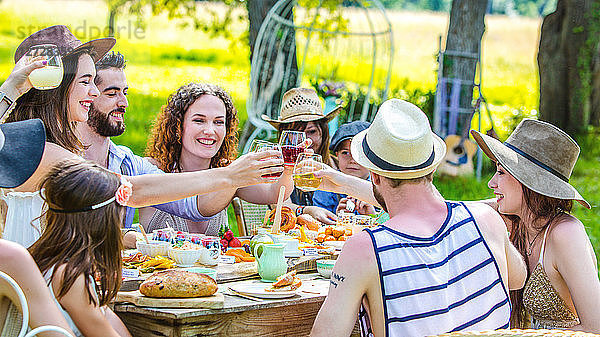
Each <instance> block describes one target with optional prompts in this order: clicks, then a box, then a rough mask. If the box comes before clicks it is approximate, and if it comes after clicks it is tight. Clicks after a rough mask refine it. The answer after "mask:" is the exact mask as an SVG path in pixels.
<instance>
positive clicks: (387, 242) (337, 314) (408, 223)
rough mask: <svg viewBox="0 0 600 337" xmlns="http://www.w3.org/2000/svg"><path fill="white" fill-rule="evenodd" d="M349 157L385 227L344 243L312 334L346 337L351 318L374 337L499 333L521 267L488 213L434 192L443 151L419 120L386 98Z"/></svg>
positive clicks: (409, 107)
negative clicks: (360, 170)
mask: <svg viewBox="0 0 600 337" xmlns="http://www.w3.org/2000/svg"><path fill="white" fill-rule="evenodd" d="M351 152H352V156H353V157H354V159H355V160H356V161H357V162H358V163H359V164H360V165H362V166H364V167H366V168H368V169H369V171H371V178H372V180H371V183H372V189H373V194H374V196H375V199H376V200H377V201H378V203H379V205H381V207H383V209H384V210H386V211H387V212H388V213H389V214H390V220H388V221H387V222H385V223H384V224H383V225H381V226H378V227H375V228H372V229H367V230H365V231H362V232H360V233H357V234H355V235H354V236H352V237H351V238H350V239H349V240H348V241H347V242H346V244H345V246H344V248H343V250H342V253H341V254H340V256H339V258H338V259H337V262H336V264H335V267H334V269H333V273H332V276H331V282H330V287H329V294H328V296H327V299H326V300H325V302H324V303H323V306H322V307H321V310H320V311H319V314H318V316H317V319H316V320H315V325H314V326H313V331H312V335H313V336H348V335H350V333H351V331H352V328H353V326H354V323H355V321H356V318H357V317H360V322H361V328H362V329H363V331H364V332H366V333H372V334H373V335H375V336H384V335H385V336H428V335H436V334H439V333H445V332H450V331H458V330H489V329H499V328H508V326H509V319H510V309H511V307H510V301H509V297H508V291H509V288H510V289H517V288H520V287H522V286H523V284H524V282H525V278H526V271H525V264H524V261H523V259H522V258H521V256H520V254H519V253H518V252H517V251H516V249H515V248H514V247H513V246H512V245H511V244H510V242H509V239H508V235H507V231H506V227H505V225H504V223H503V221H502V219H501V218H500V216H499V215H498V213H497V212H495V211H494V210H493V209H492V208H491V207H489V206H487V205H484V204H476V205H469V206H468V207H467V206H466V205H465V204H464V203H462V202H450V201H446V200H444V199H443V198H442V197H441V195H440V194H439V193H438V192H437V190H436V189H435V187H434V186H433V184H432V175H433V172H434V171H435V169H436V168H437V166H438V165H439V164H440V162H441V161H442V160H443V157H444V154H445V152H446V148H445V144H444V142H443V141H442V140H441V139H440V138H439V137H438V136H436V135H435V134H434V133H433V132H432V131H431V127H430V125H429V121H428V120H427V117H426V116H425V114H424V113H423V112H422V111H421V110H420V109H419V108H418V107H416V106H415V105H413V104H411V103H408V102H405V101H402V100H399V99H391V100H388V101H386V102H385V103H383V104H382V105H381V107H380V108H379V110H378V113H377V115H376V116H375V119H374V120H373V123H372V125H371V126H370V127H369V128H368V129H367V130H365V131H363V132H361V133H359V134H358V135H356V136H355V137H354V138H353V140H352V145H351ZM325 180H326V179H325ZM331 185H332V184H327V183H326V184H324V186H323V187H324V188H326V189H329V188H331ZM365 201H367V200H365ZM334 322H335V323H334Z"/></svg>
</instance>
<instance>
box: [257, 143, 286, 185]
mask: <svg viewBox="0 0 600 337" xmlns="http://www.w3.org/2000/svg"><path fill="white" fill-rule="evenodd" d="M268 150H276V151H279V152H281V147H280V146H279V144H275V143H271V142H267V141H264V140H257V139H255V140H253V141H252V144H251V145H250V151H251V152H260V151H268ZM282 174H283V171H281V172H276V173H270V174H265V175H263V176H262V177H264V178H279V177H281V175H282Z"/></svg>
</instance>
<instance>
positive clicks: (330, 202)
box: [313, 121, 376, 215]
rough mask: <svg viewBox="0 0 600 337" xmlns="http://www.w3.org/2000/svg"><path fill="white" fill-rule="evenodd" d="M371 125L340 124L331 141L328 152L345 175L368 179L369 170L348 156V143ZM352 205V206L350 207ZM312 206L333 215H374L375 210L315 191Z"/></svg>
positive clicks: (345, 197)
mask: <svg viewBox="0 0 600 337" xmlns="http://www.w3.org/2000/svg"><path fill="white" fill-rule="evenodd" d="M369 125H371V123H369V122H363V121H354V122H350V123H346V124H342V125H341V126H340V127H339V128H338V129H337V131H336V132H335V134H334V135H333V138H332V139H331V144H330V145H329V150H330V151H332V152H333V153H334V154H335V156H336V158H337V161H338V168H339V170H340V171H342V172H343V173H345V174H348V175H351V176H355V177H358V178H361V179H366V180H368V179H369V170H367V169H366V168H365V167H363V166H361V165H360V164H358V163H357V162H356V161H355V160H354V159H353V158H352V155H351V154H350V142H351V141H352V137H354V136H356V135H357V134H358V133H359V132H361V131H364V130H366V129H367V128H368V127H369ZM351 204H353V205H351ZM313 205H314V206H318V207H321V208H324V209H326V210H328V211H330V212H332V213H333V214H338V213H339V212H340V211H344V212H354V213H355V214H365V215H368V214H374V213H375V212H376V211H375V208H374V207H373V206H372V205H369V204H367V203H365V202H362V201H360V200H358V199H354V198H351V197H348V196H346V195H345V194H339V193H334V192H327V191H320V190H317V191H315V193H314V194H313Z"/></svg>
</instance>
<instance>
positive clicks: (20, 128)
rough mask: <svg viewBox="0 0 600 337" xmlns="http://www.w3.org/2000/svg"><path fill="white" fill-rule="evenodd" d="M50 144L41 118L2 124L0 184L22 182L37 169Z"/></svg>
mask: <svg viewBox="0 0 600 337" xmlns="http://www.w3.org/2000/svg"><path fill="white" fill-rule="evenodd" d="M45 145H46V129H45V128H44V123H42V120H40V119H28V120H24V121H20V122H13V123H4V124H1V125H0V187H3V188H14V187H17V186H19V185H22V184H23V183H24V182H25V181H27V179H29V177H31V175H32V174H33V172H35V170H36V169H37V167H38V165H39V164H40V161H41V160H42V154H43V153H44V147H45Z"/></svg>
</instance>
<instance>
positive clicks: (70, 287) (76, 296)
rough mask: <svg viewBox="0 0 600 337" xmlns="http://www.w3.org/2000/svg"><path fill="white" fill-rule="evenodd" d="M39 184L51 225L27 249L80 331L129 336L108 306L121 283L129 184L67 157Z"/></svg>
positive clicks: (77, 330)
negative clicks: (122, 225) (123, 234)
mask: <svg viewBox="0 0 600 337" xmlns="http://www.w3.org/2000/svg"><path fill="white" fill-rule="evenodd" d="M40 189H43V190H44V193H43V194H44V199H45V202H46V204H47V211H46V214H45V223H46V226H47V227H46V230H45V231H44V232H43V234H42V236H41V237H40V238H39V240H37V241H36V242H35V243H34V244H33V245H32V246H31V247H30V248H29V252H30V253H31V256H33V259H34V260H35V262H36V263H37V265H38V267H39V268H40V271H41V272H42V274H43V275H44V278H45V279H46V282H48V286H49V287H50V290H51V291H52V294H53V295H54V296H55V298H56V299H57V301H58V303H59V304H60V306H61V308H62V310H63V315H64V316H65V319H66V320H67V323H69V325H70V327H71V329H72V330H73V332H75V334H76V335H77V336H130V334H129V332H128V331H127V328H125V326H124V325H123V323H122V322H121V321H120V319H119V318H118V317H117V316H116V315H115V314H114V313H113V312H112V310H110V308H108V307H107V305H108V304H109V303H110V302H111V301H112V300H113V299H114V298H115V297H116V295H117V292H118V291H119V288H120V287H121V264H122V262H121V251H122V250H123V243H122V240H121V224H122V221H123V215H124V212H125V207H124V205H125V204H126V202H127V199H128V198H129V196H130V195H131V185H130V183H128V182H127V181H126V180H125V179H124V178H121V179H120V178H119V176H118V175H117V174H115V173H113V172H110V171H108V170H106V169H104V168H102V167H100V166H98V165H96V164H94V163H92V162H88V161H81V160H67V161H63V162H60V163H58V164H57V165H56V166H55V167H54V168H52V169H51V170H50V171H49V172H48V174H47V175H46V177H45V178H44V179H43V180H42V183H41V185H40ZM96 285H97V286H96Z"/></svg>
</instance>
